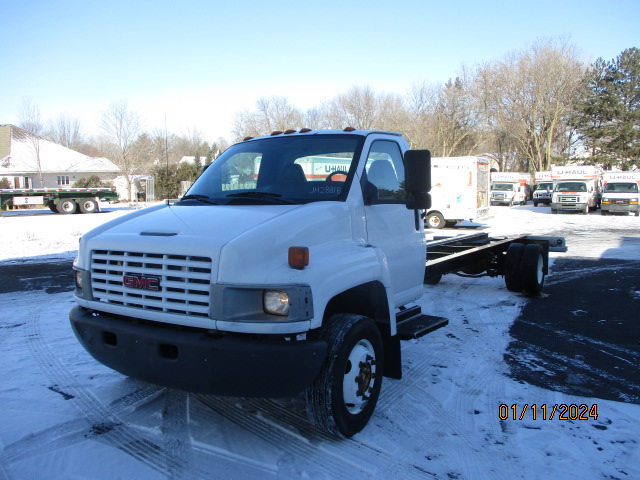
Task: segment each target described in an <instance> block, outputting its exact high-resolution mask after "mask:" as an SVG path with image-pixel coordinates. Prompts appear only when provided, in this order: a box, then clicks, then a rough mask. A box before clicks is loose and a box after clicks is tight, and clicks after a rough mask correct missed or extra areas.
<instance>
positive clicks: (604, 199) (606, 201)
mask: <svg viewBox="0 0 640 480" xmlns="http://www.w3.org/2000/svg"><path fill="white" fill-rule="evenodd" d="M602 203H611V200H610V199H608V198H607V197H602Z"/></svg>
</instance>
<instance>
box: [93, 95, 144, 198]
mask: <svg viewBox="0 0 640 480" xmlns="http://www.w3.org/2000/svg"><path fill="white" fill-rule="evenodd" d="M100 129H101V131H102V137H101V140H102V142H101V143H102V148H103V149H104V150H106V152H107V153H108V156H109V157H110V158H111V159H112V160H113V162H114V163H115V164H116V165H117V166H118V167H120V170H121V171H122V174H123V176H124V178H125V182H126V184H127V200H130V199H131V198H130V195H131V185H132V183H133V182H132V175H135V174H137V173H140V172H141V170H142V168H143V167H144V166H145V165H146V162H147V161H148V156H147V155H143V154H142V153H141V152H143V151H146V150H145V149H144V148H138V147H139V145H136V142H137V141H138V139H139V137H140V136H141V134H142V127H141V124H140V117H139V115H138V114H137V113H136V112H133V111H131V110H129V108H128V105H127V101H126V100H121V101H118V102H114V103H112V104H111V106H110V107H109V109H108V110H106V111H105V112H103V113H102V119H101V122H100Z"/></svg>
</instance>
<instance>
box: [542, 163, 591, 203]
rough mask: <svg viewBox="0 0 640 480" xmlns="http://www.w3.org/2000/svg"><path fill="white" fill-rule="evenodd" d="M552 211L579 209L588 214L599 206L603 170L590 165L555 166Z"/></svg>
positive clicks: (553, 170)
mask: <svg viewBox="0 0 640 480" xmlns="http://www.w3.org/2000/svg"><path fill="white" fill-rule="evenodd" d="M551 172H552V178H553V193H552V196H551V213H552V214H555V213H558V211H562V210H564V211H577V212H580V213H583V214H585V215H586V214H588V213H589V212H590V211H594V210H596V209H597V207H598V200H599V193H600V175H601V172H600V170H599V169H597V168H596V167H594V166H590V165H582V166H580V165H578V166H576V165H568V166H554V167H552V169H551Z"/></svg>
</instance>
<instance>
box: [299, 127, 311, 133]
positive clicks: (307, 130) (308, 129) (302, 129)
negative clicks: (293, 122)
mask: <svg viewBox="0 0 640 480" xmlns="http://www.w3.org/2000/svg"><path fill="white" fill-rule="evenodd" d="M310 131H311V129H310V128H301V129H300V133H308V132H310Z"/></svg>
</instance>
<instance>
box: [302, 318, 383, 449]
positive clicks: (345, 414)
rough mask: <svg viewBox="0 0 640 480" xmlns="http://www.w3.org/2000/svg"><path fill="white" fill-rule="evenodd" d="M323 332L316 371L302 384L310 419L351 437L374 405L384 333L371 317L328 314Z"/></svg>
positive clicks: (328, 429)
mask: <svg viewBox="0 0 640 480" xmlns="http://www.w3.org/2000/svg"><path fill="white" fill-rule="evenodd" d="M322 337H323V338H324V339H325V340H326V341H327V344H328V346H329V348H328V352H327V358H326V360H325V363H324V365H323V366H322V369H321V370H320V373H319V374H318V376H317V377H316V379H315V380H314V381H313V383H312V384H311V385H310V386H309V387H308V388H307V390H306V400H307V413H308V415H309V419H310V420H311V421H312V422H313V423H314V424H315V425H316V426H317V427H319V428H320V429H322V430H324V431H326V432H328V433H331V434H333V435H343V436H345V437H351V436H353V435H354V434H356V433H358V432H359V431H360V430H362V429H363V428H364V427H365V425H366V424H367V422H368V421H369V419H370V418H371V415H372V414H373V411H374V409H375V406H376V403H377V402H378V396H379V394H380V387H381V384H382V374H383V371H384V359H383V348H382V338H381V336H380V332H379V331H378V328H377V327H376V325H375V324H374V323H373V321H372V320H371V319H370V318H367V317H363V316H360V315H353V314H339V315H334V316H332V317H331V319H330V321H329V324H328V325H327V327H326V329H325V331H324V332H323V335H322Z"/></svg>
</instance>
